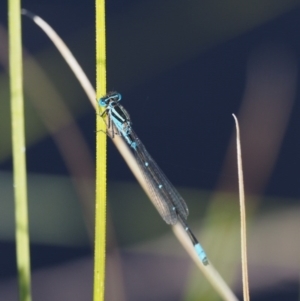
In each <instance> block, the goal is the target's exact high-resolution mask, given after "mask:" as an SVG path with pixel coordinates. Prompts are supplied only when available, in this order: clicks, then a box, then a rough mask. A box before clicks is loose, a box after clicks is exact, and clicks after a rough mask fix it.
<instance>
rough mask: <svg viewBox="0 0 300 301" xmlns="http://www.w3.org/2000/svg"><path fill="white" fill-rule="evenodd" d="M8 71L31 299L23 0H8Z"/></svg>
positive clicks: (23, 263)
mask: <svg viewBox="0 0 300 301" xmlns="http://www.w3.org/2000/svg"><path fill="white" fill-rule="evenodd" d="M8 2H9V3H8V15H9V74H10V93H11V120H12V144H13V146H12V147H13V166H14V168H13V170H14V194H15V222H16V248H17V267H18V278H19V294H20V300H21V301H31V287H30V282H31V281H30V251H29V233H28V216H27V213H28V208H27V179H26V159H25V129H24V102H23V74H22V72H23V69H22V40H21V10H20V5H21V4H20V0H9V1H8Z"/></svg>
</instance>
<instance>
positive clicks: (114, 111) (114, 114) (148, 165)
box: [99, 92, 208, 265]
mask: <svg viewBox="0 0 300 301" xmlns="http://www.w3.org/2000/svg"><path fill="white" fill-rule="evenodd" d="M121 98H122V97H121V94H119V93H117V92H110V93H108V94H107V95H106V96H104V97H102V98H100V99H99V105H100V106H101V107H103V108H105V110H104V112H103V113H102V114H101V117H103V118H104V120H106V125H107V130H108V134H109V135H110V136H111V137H112V138H113V137H114V135H120V136H122V137H123V138H124V140H125V141H126V143H127V144H128V145H129V146H130V147H131V149H132V152H133V155H134V157H135V159H136V161H137V163H138V166H139V168H140V170H141V172H142V174H143V176H144V178H145V181H146V183H147V186H148V188H149V193H150V196H151V199H152V201H153V204H154V205H155V207H156V209H157V210H158V212H159V214H160V215H161V217H162V218H163V219H164V221H165V222H166V223H167V224H171V225H174V224H176V223H177V222H179V223H181V225H182V226H183V228H184V229H185V231H186V232H187V233H188V235H189V237H190V239H191V241H192V243H193V245H194V248H195V250H196V252H197V254H198V256H199V258H200V259H201V261H202V262H203V264H204V265H207V264H208V260H207V256H206V254H205V252H204V250H203V248H202V247H201V245H200V244H199V242H198V240H197V239H196V237H195V235H194V234H193V232H192V231H191V229H190V228H189V226H188V225H187V217H188V214H189V210H188V207H187V205H186V203H185V201H184V199H183V198H182V197H181V195H180V194H179V193H178V191H177V190H176V189H175V187H174V186H173V185H172V184H171V182H170V181H169V180H168V178H167V177H166V176H165V174H164V173H163V172H162V171H161V169H160V168H159V167H158V165H157V164H156V163H155V161H154V160H153V159H152V157H151V156H150V155H149V153H148V152H147V150H146V148H145V146H144V145H143V143H142V142H141V140H140V139H139V138H138V136H137V135H136V133H135V132H134V131H133V129H132V126H131V120H130V116H129V114H128V112H127V111H126V110H125V108H124V107H123V106H122V105H121V104H120V100H121Z"/></svg>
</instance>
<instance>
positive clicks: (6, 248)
mask: <svg viewBox="0 0 300 301" xmlns="http://www.w3.org/2000/svg"><path fill="white" fill-rule="evenodd" d="M0 5H1V6H0V20H1V31H3V34H1V42H0V43H1V45H2V46H1V64H0V65H1V66H0V71H1V74H0V116H1V118H0V177H1V179H2V180H1V182H0V187H1V191H2V193H1V195H2V197H1V199H0V202H1V203H2V204H3V205H1V207H2V210H0V211H2V213H1V216H2V217H1V218H0V225H1V227H0V228H2V230H0V241H1V242H0V254H1V255H2V256H1V259H0V281H1V282H2V283H0V300H2V299H3V300H16V298H17V285H16V283H15V276H16V264H15V245H14V226H13V218H14V217H13V192H12V179H11V172H12V159H11V136H10V123H9V122H10V117H9V90H8V83H9V82H8V73H7V61H6V62H5V58H6V57H7V54H5V49H6V46H5V45H6V43H7V42H6V41H5V30H6V29H7V7H6V3H1V4H0ZM22 6H23V7H24V8H27V9H28V10H30V11H32V12H34V13H35V14H37V15H39V16H40V17H42V18H43V19H44V20H45V21H47V22H48V23H49V24H50V25H51V26H52V27H53V28H54V29H55V30H56V31H57V33H58V34H59V35H60V36H61V37H62V39H63V40H64V41H65V42H66V43H67V45H68V46H69V47H70V48H71V50H72V51H73V53H74V55H75V56H76V58H77V59H78V61H79V63H80V64H81V65H82V67H83V69H84V70H85V71H86V73H87V75H88V77H89V79H90V80H91V81H92V83H93V85H95V72H96V71H95V64H96V61H95V3H94V2H92V1H80V0H77V1H30V0H28V1H25V0H24V1H23V2H22ZM106 13H107V15H106V18H107V23H106V24H107V84H108V86H107V87H108V91H110V90H116V91H118V92H120V93H122V96H123V98H122V105H124V107H125V108H126V109H127V110H128V112H129V113H130V116H131V119H132V121H133V127H134V129H135V131H136V132H137V134H138V135H139V137H140V138H141V140H142V141H143V143H144V144H145V146H146V147H147V149H148V151H149V152H150V154H151V155H152V156H153V158H154V159H155V161H156V162H157V163H158V164H159V166H160V167H161V168H162V170H163V171H164V172H165V173H166V175H168V177H169V178H170V180H171V182H172V183H173V184H174V185H175V186H176V187H179V188H180V187H182V188H181V190H180V191H181V192H182V194H183V195H184V196H185V198H186V200H187V203H188V205H189V207H190V212H191V214H190V215H191V219H190V220H191V223H192V224H193V225H194V227H195V228H196V229H198V234H199V236H200V238H201V237H203V241H204V246H205V247H206V248H207V249H208V251H207V252H208V254H210V252H211V254H212V255H211V257H212V262H214V263H215V266H216V268H217V269H218V268H220V270H221V271H222V272H221V274H222V276H224V278H225V279H226V281H228V282H230V286H231V287H232V288H233V290H234V291H235V292H236V293H237V294H238V296H239V297H240V298H241V299H242V297H241V296H242V295H241V286H240V278H241V276H240V272H239V258H240V255H239V241H236V238H237V237H238V231H239V230H238V226H237V225H238V221H236V219H238V217H237V218H236V215H234V217H232V214H233V213H232V207H236V208H235V209H233V211H234V212H235V213H236V212H237V213H238V203H237V201H236V203H234V202H233V201H232V200H235V199H236V193H237V191H238V188H237V175H236V159H235V149H234V147H235V144H234V143H235V142H234V140H233V139H234V138H235V130H234V120H233V118H232V116H231V114H232V113H235V114H236V115H237V116H238V118H239V121H240V127H241V139H242V149H243V156H244V157H243V161H244V172H245V188H246V193H247V196H248V197H249V203H248V206H249V208H250V210H249V211H250V213H249V221H250V226H249V242H248V245H249V256H250V258H249V272H250V275H249V276H250V293H251V295H252V300H299V260H298V259H299V251H300V248H299V234H298V232H296V231H297V230H298V229H299V226H300V225H299V199H298V197H299V194H300V190H299V189H300V188H299V187H300V186H299V176H298V169H299V166H300V156H299V153H300V141H299V137H300V136H299V129H300V119H299V118H298V116H299V115H300V94H299V87H300V83H299V76H298V70H299V59H300V38H299V37H300V21H299V20H300V18H299V17H300V8H299V1H292V0H289V1H287V0H282V1H266V0H263V1H249V2H247V3H245V2H241V1H237V0H231V1H229V0H228V1H221V2H220V1H215V0H213V1H196V0H191V1H183V0H175V1H174V0H173V1H158V0H154V1H153V0H151V1H150V0H144V1H138V0H127V1H124V0H110V1H107V3H106ZM23 45H24V49H25V51H26V55H25V56H26V58H27V59H28V61H30V60H32V59H33V60H34V61H35V64H38V66H40V68H42V70H43V72H44V74H45V75H46V76H47V80H49V82H50V83H51V85H52V86H51V87H52V88H51V89H55V91H56V92H55V93H57V94H59V99H61V100H62V101H63V103H64V105H65V106H66V108H67V110H70V114H71V115H72V116H73V118H74V120H75V119H76V121H74V122H73V121H70V119H69V118H66V117H64V116H65V115H63V114H62V115H61V116H55V118H61V119H60V120H59V121H58V122H59V126H58V125H57V126H55V125H54V124H57V123H56V121H55V119H51V116H50V117H49V116H48V117H47V116H46V115H45V113H41V112H43V109H40V108H39V105H36V104H34V101H31V100H32V99H33V98H34V95H35V96H37V95H42V97H40V98H39V99H40V100H41V99H43V102H44V103H45V104H46V105H49V106H51V105H52V103H53V106H54V98H53V96H52V95H53V94H52V92H51V94H50V92H48V91H49V90H47V89H49V84H46V83H45V87H44V84H43V82H44V77H41V76H39V75H38V73H36V72H33V71H32V73H31V70H33V67H32V68H31V67H30V66H31V65H30V63H28V65H26V63H25V64H24V76H25V77H26V76H27V80H28V85H27V82H26V81H27V80H26V79H24V81H25V84H24V90H25V106H26V109H25V110H26V114H27V115H26V122H27V123H26V135H27V141H28V146H27V168H28V176H29V180H28V181H29V202H31V203H30V210H29V216H30V220H31V224H30V225H31V235H32V248H31V258H32V268H33V283H32V285H33V292H34V296H37V297H39V298H43V300H48V299H46V298H49V300H50V298H51V300H61V299H62V298H64V299H65V300H69V299H70V300H71V298H72V299H73V300H79V299H80V298H81V300H90V299H91V296H92V289H91V288H92V256H93V249H92V247H91V246H92V244H91V243H90V240H89V235H88V232H89V230H87V229H88V228H89V227H90V229H91V228H92V220H90V218H88V217H89V213H87V212H90V211H91V208H92V204H93V201H94V200H93V193H94V190H93V189H94V188H93V185H94V184H93V181H94V170H93V168H94V160H95V159H94V158H95V124H96V115H95V111H94V109H93V108H92V106H91V105H90V103H89V101H88V99H87V97H86V96H85V94H84V92H83V91H82V89H81V87H80V85H79V84H78V82H77V80H76V79H75V77H74V76H73V74H72V73H71V71H70V70H69V68H68V66H67V65H66V63H65V62H64V61H63V59H62V58H61V57H60V55H59V54H58V52H57V50H56V49H55V48H54V46H53V44H52V42H51V41H50V40H49V39H48V37H47V36H46V35H45V34H44V33H43V32H42V31H41V30H40V29H39V28H38V27H37V26H36V25H35V24H34V23H33V22H32V21H31V20H30V19H28V18H26V17H23ZM26 85H27V86H26ZM26 87H27V88H26ZM35 88H37V90H39V91H37V92H36V94H35V92H34V91H33V90H34V89H35ZM26 89H27V90H26ZM55 95H56V94H55ZM41 102H42V100H41ZM44 108H45V107H44ZM58 110H59V109H56V108H55V107H53V112H54V113H53V114H52V115H56V113H55V112H58ZM45 111H48V112H49V109H44V112H45ZM59 112H60V110H59ZM50 115H51V113H50ZM57 115H60V113H57ZM45 116H46V117H45ZM47 118H48V119H47ZM45 120H46V121H45ZM74 127H76V130H74V131H75V132H76V133H77V134H76V135H79V136H80V137H82V139H83V143H84V144H85V146H84V147H85V150H86V151H87V152H86V153H85V152H84V151H81V147H83V146H82V144H83V143H80V145H78V144H75V142H74V141H78V140H74V141H73V142H70V143H69V145H70V149H69V151H70V152H71V153H72V154H75V155H77V153H85V154H86V156H83V157H82V158H81V159H80V160H82V161H80V163H79V162H78V161H79V159H78V158H79V157H76V156H75V161H76V162H77V163H79V165H80V164H81V166H83V167H82V174H80V172H79V173H77V174H75V175H74V174H72V170H70V166H69V165H68V164H66V159H65V157H64V156H63V155H62V152H61V149H62V147H61V146H59V145H58V141H61V140H62V138H61V137H71V136H72V137H73V132H72V131H73V130H72V129H74ZM49 128H50V130H49ZM66 129H67V130H66ZM49 131H50V132H51V134H49ZM60 131H61V132H60ZM62 132H63V133H66V132H67V133H71V135H66V136H63V134H57V133H62ZM57 135H58V136H57ZM60 135H62V136H60ZM57 137H60V138H57ZM74 137H75V134H74ZM70 139H71V138H70ZM64 140H65V141H66V139H65V138H64ZM80 141H81V140H80ZM66 143H68V141H66ZM107 154H108V220H109V224H108V268H107V270H108V272H107V300H200V299H198V298H199V296H200V295H199V294H201V293H199V292H198V290H201V288H199V286H201V283H202V282H203V281H205V280H203V278H201V277H203V276H202V275H201V274H200V273H199V272H197V271H196V269H195V268H194V267H193V266H192V263H191V261H190V260H189V259H188V258H187V257H186V255H185V253H184V252H183V250H181V249H180V248H181V247H180V246H179V245H178V243H177V242H176V241H175V239H174V237H173V236H172V233H171V231H170V229H169V228H168V227H167V226H166V225H165V224H164V223H163V222H162V221H161V220H160V217H159V216H158V214H157V213H156V212H155V211H154V210H153V208H152V206H151V204H150V203H149V202H148V201H147V198H146V197H145V196H144V194H143V193H142V191H141V189H140V188H139V187H138V186H137V184H136V181H135V179H134V177H133V176H132V174H131V172H130V170H129V169H128V167H127V166H126V164H125V163H124V161H123V159H122V158H121V156H120V155H119V153H118V152H117V150H116V149H115V147H114V145H113V144H112V143H111V141H108V150H107ZM66 156H67V157H70V156H71V155H70V154H68V153H66ZM85 160H86V161H85ZM71 165H72V164H71ZM71 169H72V168H71ZM79 169H80V168H79ZM70 174H71V177H70ZM78 179H79V181H80V180H83V179H86V180H87V181H88V182H89V185H90V187H91V189H90V195H89V194H88V193H87V195H85V194H84V193H83V192H82V191H81V192H80V191H79V190H80V188H78V187H79V186H80V185H79V184H78V182H76V181H77V180H78ZM77 184H78V185H79V186H77V189H76V185H77ZM224 194H226V197H224ZM228 195H233V196H234V197H232V198H230V197H228ZM85 197H86V199H85ZM87 203H89V205H86V204H87ZM86 207H88V208H89V209H86ZM82 212H83V213H82ZM218 214H219V215H218ZM215 220H217V221H218V222H220V224H218V225H217V224H214V221H215ZM233 220H234V222H232V221H233ZM227 222H228V223H229V224H226V223H227ZM212 224H213V226H211V225H212ZM224 225H226V226H224ZM219 227H220V228H219ZM226 227H227V228H226ZM224 228H226V229H227V230H228V229H233V230H232V232H233V234H232V232H231V231H229V230H228V232H226V233H225V234H223V235H221V233H220V231H219V229H224ZM280 231H282V232H280ZM200 232H201V234H200ZM211 233H215V234H216V235H218V233H219V235H220V237H221V238H220V237H216V236H213V237H212V235H210V234H211ZM231 235H233V237H234V238H232V239H231V238H230V237H231ZM207 237H209V238H207ZM165 241H171V242H168V244H170V247H164V246H165V245H164V242H165ZM233 242H234V244H235V245H234V246H232V248H234V250H235V251H234V252H233V251H232V252H231V251H228V252H227V253H228V254H233V253H234V254H235V255H234V256H233V255H232V256H233V258H231V257H230V255H228V254H227V253H226V252H225V251H224V250H223V249H226V248H229V250H230V247H229V246H228V245H230V244H233ZM218 243H219V245H218ZM156 246H157V247H156ZM167 246H168V245H167ZM224 246H225V247H224ZM174 248H175V249H177V248H178V249H179V251H176V250H175V251H174V250H173V251H172V250H171V251H170V249H174ZM213 250H218V251H219V252H221V254H214V251H213ZM222 250H223V251H224V253H222ZM209 251H210V252H209ZM169 252H171V253H169ZM215 252H216V251H215ZM225 254H227V255H228V257H226V256H225ZM209 256H210V255H209ZM214 256H215V257H214ZM297 258H298V259H297ZM218 262H219V264H220V267H219V266H218V264H217V263H218ZM224 262H226V263H224ZM233 262H234V267H235V268H232V270H231V271H230V273H229V274H230V275H227V274H226V271H228V269H230V267H232V266H233ZM222 268H223V269H222ZM70 271H71V272H70ZM233 274H234V275H233ZM58 275H59V276H58ZM70 275H72V276H74V275H76V277H77V278H76V277H75V276H74V277H75V278H76V279H73V278H72V276H70ZM275 275H276V276H275ZM60 278H61V280H60ZM53 279H55V280H53ZM115 279H117V280H118V281H116V280H115ZM197 279H200V280H199V282H200V284H199V283H198V282H197V281H198V280H197ZM39 283H40V284H39ZM51 285H52V286H53V288H52V289H51ZM206 285H207V287H208V289H207V290H209V285H208V284H206ZM70 290H72V292H73V294H74V296H73V295H72V294H71V293H70ZM50 291H51V292H52V293H49V292H50ZM53 291H55V293H53ZM66 291H68V293H70V295H69V296H68V295H67V293H66ZM204 291H205V290H204ZM75 292H76V293H75ZM203 294H204V295H201V296H202V297H201V300H218V297H217V296H216V295H215V294H212V296H208V295H207V294H206V295H205V293H203ZM1 295H2V296H4V297H5V298H4V297H2V296H1ZM46 295H47V297H46V298H44V297H45V296H46ZM68 298H69V299H68ZM76 298H77V299H76Z"/></svg>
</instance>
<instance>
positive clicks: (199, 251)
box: [195, 243, 208, 265]
mask: <svg viewBox="0 0 300 301" xmlns="http://www.w3.org/2000/svg"><path fill="white" fill-rule="evenodd" d="M195 250H196V252H197V255H198V256H199V258H200V259H201V261H202V263H203V264H204V265H208V259H207V256H206V254H205V252H204V250H203V248H202V247H201V246H200V244H199V243H197V244H196V245H195Z"/></svg>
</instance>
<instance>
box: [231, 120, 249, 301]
mask: <svg viewBox="0 0 300 301" xmlns="http://www.w3.org/2000/svg"><path fill="white" fill-rule="evenodd" d="M232 116H233V118H234V121H235V125H236V146H237V163H238V180H239V198H240V214H241V251H242V277H243V295H244V301H249V300H250V297H249V281H248V263H247V240H246V237H247V234H246V232H247V229H246V208H245V190H244V179H243V166H242V150H241V140H240V129H239V123H238V120H237V118H236V116H235V115H234V114H232Z"/></svg>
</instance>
